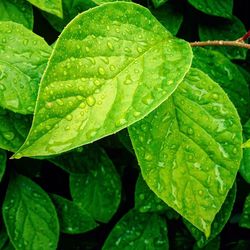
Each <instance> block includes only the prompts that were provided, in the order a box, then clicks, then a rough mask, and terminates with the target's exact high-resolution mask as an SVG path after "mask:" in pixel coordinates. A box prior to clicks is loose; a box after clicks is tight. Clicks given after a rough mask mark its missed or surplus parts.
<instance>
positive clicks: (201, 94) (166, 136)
mask: <svg viewBox="0 0 250 250" xmlns="http://www.w3.org/2000/svg"><path fill="white" fill-rule="evenodd" d="M129 133H130V137H131V139H132V144H133V146H134V149H135V153H136V155H137V159H138V162H139V165H140V167H141V170H142V175H143V178H144V180H145V181H146V182H147V184H148V186H149V187H150V189H152V190H153V191H154V192H155V193H156V195H157V196H158V197H160V198H161V199H162V200H164V201H165V202H166V203H167V204H168V205H169V206H170V207H172V208H174V209H175V210H176V211H177V212H178V213H180V214H181V215H182V216H183V217H184V218H185V219H187V220H188V221H189V222H191V223H192V224H193V225H194V226H195V227H197V228H198V229H199V230H201V231H203V232H204V233H205V235H206V237H208V236H209V235H210V226H211V223H212V221H213V220H214V217H215V215H216V214H217V213H218V211H219V210H220V208H221V206H222V204H223V202H224V200H225V198H226V196H227V193H228V191H229V189H230V188H231V187H232V185H233V182H234V180H235V176H236V173H237V171H238V169H239V165H240V160H241V156H242V150H241V142H242V136H241V124H240V120H239V117H238V115H237V112H236V110H235V108H234V106H233V104H232V103H231V102H230V100H229V99H228V97H227V95H226V94H225V93H224V91H223V90H222V89H221V88H220V87H219V85H218V84H217V83H215V82H214V81H212V80H211V79H210V78H209V77H208V76H207V75H206V74H204V73H203V72H201V71H199V70H198V69H191V70H190V71H189V73H188V75H187V76H186V77H185V79H184V81H183V82H182V83H181V84H180V86H179V88H178V89H177V90H176V91H175V93H174V94H173V95H172V97H171V98H169V99H168V100H167V101H166V102H164V103H163V104H162V105H161V106H160V107H159V108H158V109H156V110H155V111H154V112H152V113H151V114H150V115H148V116H147V117H146V118H145V119H143V120H141V121H140V122H138V123H136V124H134V125H133V126H131V127H130V128H129ZM194 211H195V213H194Z"/></svg>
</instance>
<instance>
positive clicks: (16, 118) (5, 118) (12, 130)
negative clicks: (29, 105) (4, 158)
mask: <svg viewBox="0 0 250 250" xmlns="http://www.w3.org/2000/svg"><path fill="white" fill-rule="evenodd" d="M30 126H31V117H30V116H27V115H20V114H16V113H13V112H11V111H8V110H6V109H2V108H1V107H0V148H2V149H5V150H8V151H11V152H16V151H17V150H18V149H19V148H20V146H21V145H22V144H23V143H24V141H25V138H26V137H27V135H28V132H29V129H30Z"/></svg>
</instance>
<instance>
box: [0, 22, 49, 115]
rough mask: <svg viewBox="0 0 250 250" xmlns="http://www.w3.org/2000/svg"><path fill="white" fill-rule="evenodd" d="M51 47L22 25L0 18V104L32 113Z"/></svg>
mask: <svg viewBox="0 0 250 250" xmlns="http://www.w3.org/2000/svg"><path fill="white" fill-rule="evenodd" d="M50 53H51V48H50V47H49V46H48V45H47V43H46V42H45V41H44V40H43V39H42V38H41V37H39V36H37V35H36V34H34V33H33V32H32V31H30V30H28V29H27V28H25V27H24V26H23V25H21V24H18V23H14V22H0V106H2V107H4V108H7V109H9V110H12V111H14V112H17V113H21V114H32V113H33V111H34V106H35V102H36V98H37V92H38V84H39V82H40V79H41V76H42V74H43V71H44V69H45V67H46V64H47V61H48V58H49V56H50Z"/></svg>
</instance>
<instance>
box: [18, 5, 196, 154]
mask: <svg viewBox="0 0 250 250" xmlns="http://www.w3.org/2000/svg"><path fill="white" fill-rule="evenodd" d="M86 23H88V29H86V28H83V27H85V25H86ZM135 34H136V35H135ZM191 60H192V52H191V49H190V46H189V44H188V43H187V42H184V41H182V40H179V39H177V38H174V37H172V35H171V34H170V33H169V32H167V31H166V30H165V29H164V27H163V26H161V25H160V23H159V22H158V21H157V20H156V19H155V18H154V17H153V16H152V15H151V13H150V12H149V11H148V10H147V9H145V8H143V7H141V6H139V5H136V4H132V3H125V2H116V3H109V4H104V5H101V6H99V7H96V8H93V9H91V10H90V11H87V12H85V13H83V14H80V15H79V16H78V17H76V18H75V19H74V21H72V22H71V23H70V24H69V25H68V26H67V28H66V29H65V30H64V31H63V32H62V34H61V36H60V38H59V40H58V41H57V43H56V45H55V48H54V52H53V54H52V57H51V59H50V62H49V64H48V67H47V69H46V72H45V74H44V76H43V79H42V82H41V85H40V91H39V95H38V100H37V106H36V110H35V115H34V120H33V125H32V128H31V131H30V133H29V136H28V138H27V140H26V142H25V144H24V145H23V146H22V148H21V149H20V151H19V152H18V154H17V155H16V156H15V157H17V158H19V157H21V156H22V155H25V156H35V155H40V156H42V155H53V154H58V153H61V152H64V151H68V150H70V149H72V148H75V147H78V146H80V145H84V144H87V143H90V142H93V141H95V140H98V139H100V138H102V137H104V136H107V135H110V134H112V133H115V132H118V131H119V130H121V129H123V128H125V127H127V126H129V125H130V124H132V123H134V122H136V121H138V120H140V119H142V118H143V117H144V116H145V115H147V114H148V113H150V112H151V111H152V110H154V109H155V108H156V107H157V106H159V105H160V104H161V103H162V102H163V101H164V100H166V99H167V98H168V97H169V96H170V95H171V94H172V93H173V92H174V91H175V89H176V88H177V86H178V84H179V83H180V81H181V80H182V79H183V77H184V76H185V74H186V72H187V71H188V69H189V68H190V64H191Z"/></svg>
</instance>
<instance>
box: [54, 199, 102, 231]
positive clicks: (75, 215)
mask: <svg viewBox="0 0 250 250" xmlns="http://www.w3.org/2000/svg"><path fill="white" fill-rule="evenodd" d="M51 199H52V201H53V203H54V205H55V207H56V210H57V214H58V219H59V222H60V231H61V232H63V233H68V234H79V233H85V232H87V231H90V230H92V229H93V228H95V227H97V226H98V224H97V223H96V222H95V221H94V219H93V218H92V217H91V216H90V214H89V213H88V212H87V211H86V210H84V209H81V208H80V207H78V206H77V205H76V204H75V203H73V202H72V201H69V200H67V199H65V198H63V197H61V196H58V195H55V194H52V195H51Z"/></svg>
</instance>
